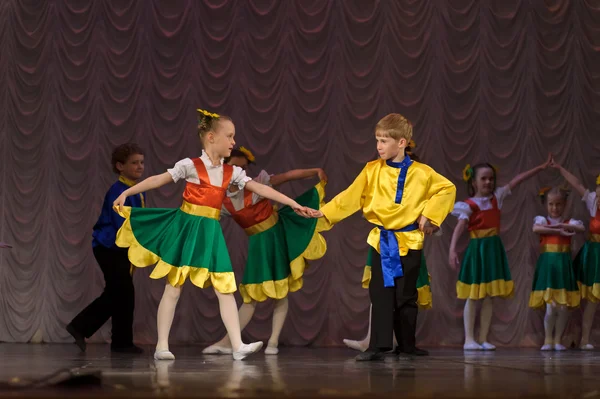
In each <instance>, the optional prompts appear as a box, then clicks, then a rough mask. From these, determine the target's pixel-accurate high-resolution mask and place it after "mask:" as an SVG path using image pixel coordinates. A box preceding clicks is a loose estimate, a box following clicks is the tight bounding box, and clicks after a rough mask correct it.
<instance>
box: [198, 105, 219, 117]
mask: <svg viewBox="0 0 600 399" xmlns="http://www.w3.org/2000/svg"><path fill="white" fill-rule="evenodd" d="M196 111H198V113H200V114H202V115H204V116H206V117H209V118H211V119H219V118H220V115H219V114H214V113H212V112H208V111H207V110H205V109H200V108H198V109H197V110H196Z"/></svg>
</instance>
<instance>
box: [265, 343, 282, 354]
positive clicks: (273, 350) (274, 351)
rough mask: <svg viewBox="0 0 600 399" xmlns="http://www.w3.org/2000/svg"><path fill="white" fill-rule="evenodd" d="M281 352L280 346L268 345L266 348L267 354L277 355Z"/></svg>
mask: <svg viewBox="0 0 600 399" xmlns="http://www.w3.org/2000/svg"><path fill="white" fill-rule="evenodd" d="M278 353H279V348H278V347H276V346H270V345H267V348H266V349H265V355H276V354H278Z"/></svg>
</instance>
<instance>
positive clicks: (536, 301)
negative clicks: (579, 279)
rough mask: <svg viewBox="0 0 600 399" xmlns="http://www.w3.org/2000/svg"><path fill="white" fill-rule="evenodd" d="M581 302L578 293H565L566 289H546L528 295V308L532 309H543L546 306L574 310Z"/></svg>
mask: <svg viewBox="0 0 600 399" xmlns="http://www.w3.org/2000/svg"><path fill="white" fill-rule="evenodd" d="M580 302H581V294H580V293H579V291H567V290H566V289H564V288H562V289H553V288H547V289H545V290H544V291H533V292H531V294H529V307H530V308H534V309H539V308H543V307H544V306H546V304H551V303H555V304H557V305H562V306H567V307H569V308H576V307H578V306H579V304H580Z"/></svg>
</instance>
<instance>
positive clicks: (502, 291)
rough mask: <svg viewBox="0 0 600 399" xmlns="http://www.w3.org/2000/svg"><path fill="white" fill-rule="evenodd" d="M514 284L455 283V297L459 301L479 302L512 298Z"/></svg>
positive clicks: (499, 282)
mask: <svg viewBox="0 0 600 399" xmlns="http://www.w3.org/2000/svg"><path fill="white" fill-rule="evenodd" d="M514 293H515V284H514V282H512V281H506V280H494V281H491V282H489V283H482V284H465V283H463V282H461V281H457V282H456V295H457V297H458V298H459V299H473V300H479V299H484V298H487V297H501V298H512V297H513V296H514Z"/></svg>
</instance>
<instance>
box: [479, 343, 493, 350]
mask: <svg viewBox="0 0 600 399" xmlns="http://www.w3.org/2000/svg"><path fill="white" fill-rule="evenodd" d="M481 348H482V349H483V350H484V351H495V350H496V346H495V345H492V344H490V343H489V342H484V343H483V344H481Z"/></svg>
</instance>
